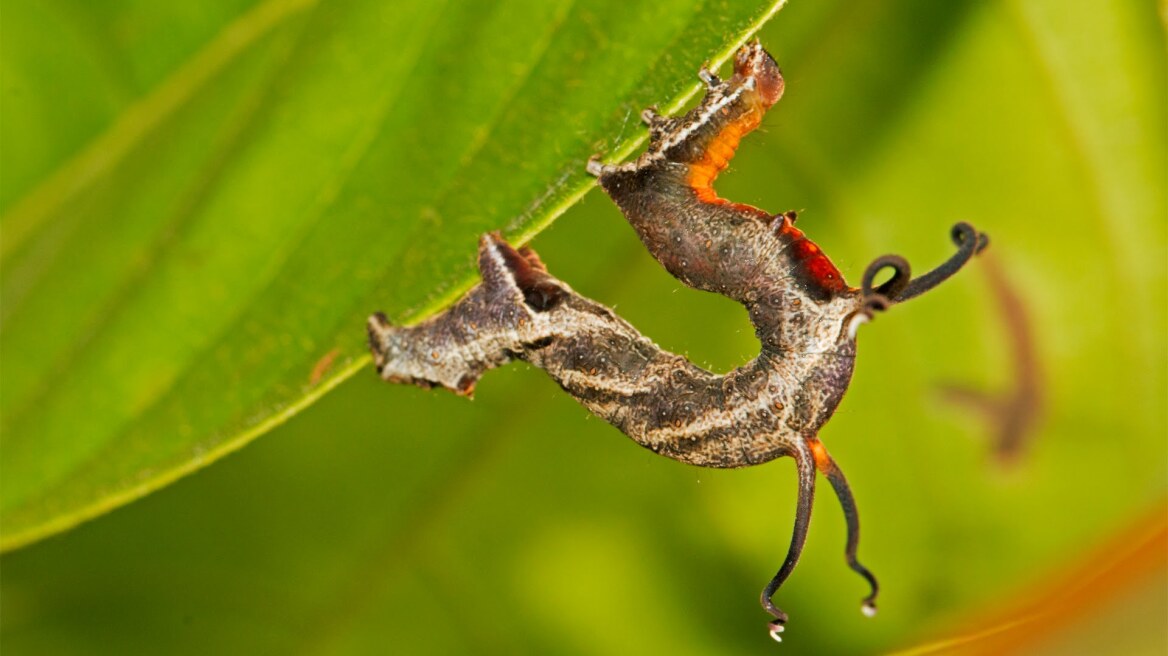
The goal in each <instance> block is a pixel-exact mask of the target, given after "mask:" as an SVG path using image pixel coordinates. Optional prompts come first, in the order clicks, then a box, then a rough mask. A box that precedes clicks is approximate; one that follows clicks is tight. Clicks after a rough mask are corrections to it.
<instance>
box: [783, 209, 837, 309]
mask: <svg viewBox="0 0 1168 656" xmlns="http://www.w3.org/2000/svg"><path fill="white" fill-rule="evenodd" d="M779 234H781V235H783V236H785V237H787V238H788V239H790V240H791V245H790V246H789V247H788V249H789V250H790V252H791V254H792V255H793V256H794V259H795V261H796V262H798V263H799V264H800V265H802V267H803V271H804V272H805V273H806V274H807V277H808V278H810V279H811V280H813V281H814V282H815V283H816V284H818V285H819V286H820V287H822V288H823V289H825V290H827V291H830V292H843V291H846V290H847V288H848V286H847V285H846V284H845V283H844V277H843V276H842V275H841V274H840V272H839V269H837V268H835V265H834V264H832V262H831V259H830V258H828V257H827V255H826V254H825V253H824V252H823V250H822V249H820V248H819V246H817V245H816V244H815V242H813V241H811V240H810V239H808V238H807V237H806V236H805V235H804V234H803V231H802V230H800V229H798V228H796V227H795V226H794V224H792V223H791V219H790V218H789V217H783V224H782V226H781V227H780V228H779Z"/></svg>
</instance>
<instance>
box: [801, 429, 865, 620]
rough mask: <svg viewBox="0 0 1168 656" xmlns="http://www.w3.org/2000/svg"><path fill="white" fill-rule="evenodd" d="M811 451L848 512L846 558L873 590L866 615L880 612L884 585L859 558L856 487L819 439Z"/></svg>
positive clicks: (816, 464) (846, 520) (817, 464)
mask: <svg viewBox="0 0 1168 656" xmlns="http://www.w3.org/2000/svg"><path fill="white" fill-rule="evenodd" d="M811 450H812V452H813V453H814V454H815V466H816V467H817V468H818V469H819V471H820V472H822V473H823V475H824V476H825V477H826V478H827V480H828V482H829V483H831V487H832V489H833V490H835V496H836V497H837V498H838V499H839V503H840V508H842V509H843V511H844V521H845V522H846V523H847V527H848V534H847V535H848V538H847V544H846V546H845V547H844V558H845V559H846V560H847V562H848V567H851V568H852V570H853V571H855V572H856V573H857V574H859V575H860V576H862V577H864V580H865V581H867V582H868V586H869V588H870V591H869V593H868V596H867V597H865V598H864V601H863V603H862V604H861V606H860V609H861V610H862V611H863V613H864V614H865V615H867V616H868V617H871V616H873V615H875V614H876V595H877V594H878V593H879V592H880V585H879V584H878V583H877V582H876V577H875V576H874V575H873V574H872V572H870V571H869V570H868V568H867V567H864V565H862V564H861V563H860V561H859V560H858V559H857V558H856V550H857V549H858V548H859V546H860V515H859V513H858V512H857V511H856V500H855V498H854V497H852V488H851V487H850V486H849V485H848V479H847V478H845V477H844V473H843V471H842V470H840V468H839V466H838V465H836V464H835V460H833V459H832V457H831V455H829V454H828V452H827V449H825V448H823V445H822V444H821V443H820V442H819V440H815V441H814V442H812V444H811Z"/></svg>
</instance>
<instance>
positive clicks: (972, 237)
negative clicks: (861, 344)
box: [860, 222, 989, 309]
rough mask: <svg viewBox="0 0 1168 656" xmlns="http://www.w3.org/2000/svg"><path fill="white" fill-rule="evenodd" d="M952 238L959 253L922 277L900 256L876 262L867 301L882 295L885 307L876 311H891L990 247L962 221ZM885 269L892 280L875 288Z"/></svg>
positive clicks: (867, 277)
mask: <svg viewBox="0 0 1168 656" xmlns="http://www.w3.org/2000/svg"><path fill="white" fill-rule="evenodd" d="M950 237H951V238H952V239H953V243H954V244H956V246H957V252H956V253H954V254H953V256H952V257H950V258H949V259H948V260H946V261H945V262H944V263H942V264H941V265H940V266H938V267H937V268H935V269H933V270H932V271H930V272H928V273H926V274H925V275H923V276H920V277H919V278H913V277H912V267H910V266H909V263H908V261H907V260H905V259H904V258H903V257H901V256H899V255H884V256H881V257H878V258H876V259H875V260H873V262H872V263H871V264H869V265H868V268H867V269H866V270H865V271H864V278H863V282H862V284H861V288H860V289H861V292H862V293H863V294H864V296H865V297H866V298H872V299H875V297H877V296H880V297H883V299H882V300H881V301H880V302H879V303H880V304H883V305H884V307H880V308H877V307H873V309H887V306H888V305H894V304H896V303H903V302H904V301H907V300H909V299H910V298H915V297H917V296H920V295H921V294H923V293H925V292H927V291H929V290H930V289H932V288H934V287H936V286H937V285H939V284H941V283H942V282H944V281H945V280H947V279H949V278H950V277H951V276H952V275H953V274H955V273H957V272H958V271H960V270H961V269H962V267H964V266H965V265H966V263H968V262H969V261H970V260H971V259H973V256H974V255H977V254H978V253H980V252H982V251H983V250H985V248H986V246H988V245H989V238H988V237H986V236H985V235H984V234H982V233H979V232H978V231H977V230H976V229H974V227H973V226H971V225H969V224H968V223H965V222H962V223H958V224H957V225H955V226H953V229H952V230H951V231H950ZM883 269H892V277H891V278H889V279H888V280H887V281H885V282H883V283H881V284H880V285H879V286H874V285H875V283H876V276H877V275H878V274H879V273H880V272H881V271H882V270H883Z"/></svg>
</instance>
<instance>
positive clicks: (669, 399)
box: [368, 43, 984, 638]
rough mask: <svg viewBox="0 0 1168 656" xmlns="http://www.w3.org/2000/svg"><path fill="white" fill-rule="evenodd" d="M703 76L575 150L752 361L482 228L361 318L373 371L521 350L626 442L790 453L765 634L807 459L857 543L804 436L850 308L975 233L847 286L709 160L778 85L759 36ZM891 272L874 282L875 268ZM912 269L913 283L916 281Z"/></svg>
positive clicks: (843, 355) (430, 372)
mask: <svg viewBox="0 0 1168 656" xmlns="http://www.w3.org/2000/svg"><path fill="white" fill-rule="evenodd" d="M701 77H702V79H703V80H704V81H705V82H706V84H707V87H708V88H707V92H706V95H705V97H704V99H703V100H702V102H701V103H700V105H699V106H698V107H696V108H694V109H693V110H691V111H690V112H688V113H687V114H685V115H684V116H681V117H674V118H670V117H663V116H659V115H657V114H656V113H655V112H654V111H652V110H646V111H645V112H644V114H643V118H644V120H645V122H646V123H647V124H648V125H649V128H650V136H651V141H650V145H649V148H648V150H647V151H646V152H645V153H643V154H642V155H641V156H640V157H639V158H638V159H637V160H636V161H634V162H630V163H627V164H621V165H603V164H600V163H599V162H598V161H595V160H594V161H592V162H589V164H588V170H589V171H590V172H591V173H592V174H593V175H596V176H597V177H598V179H599V182H600V185H601V187H603V188H604V190H605V191H606V192H607V193H608V195H609V196H611V197H612V199H613V200H614V201H615V202H616V203H617V204H618V205H619V206H620V208H621V210H622V211H623V212H624V214H625V216H626V217H627V218H628V221H629V223H630V224H631V225H632V226H633V228H634V229H635V230H636V231H637V234H638V235H639V236H640V238H641V241H642V242H643V243H644V244H645V246H646V247H647V248H648V249H649V251H650V252H651V253H652V254H653V256H654V257H655V258H656V259H657V260H658V261H659V262H660V263H661V264H662V265H663V266H664V267H665V268H666V269H667V270H668V271H669V272H670V273H671V274H673V275H674V276H675V277H677V278H678V279H679V280H681V281H682V282H684V283H685V284H687V285H689V286H691V287H694V288H696V289H701V290H705V291H711V292H715V293H718V294H722V295H724V296H727V297H730V298H733V299H735V300H737V301H739V302H741V303H742V304H743V305H745V306H746V308H747V309H748V311H749V313H750V320H751V322H752V324H753V325H754V327H755V331H756V333H757V335H758V338H759V340H760V342H761V352H760V353H759V355H758V357H757V358H755V359H754V360H752V361H751V362H749V363H747V364H745V365H743V366H741V367H739V368H737V369H735V370H734V371H731V372H730V373H728V374H725V375H716V374H713V373H710V372H708V371H705V370H703V369H701V368H699V367H697V366H695V365H694V364H692V363H690V362H689V361H688V360H686V359H685V358H684V357H682V356H680V355H675V354H673V353H669V352H667V351H663V350H661V349H660V348H658V347H657V346H656V345H655V344H654V343H653V342H651V341H650V340H648V339H647V338H645V337H644V336H642V335H641V334H640V333H638V332H637V331H636V329H634V328H633V327H632V326H630V325H629V324H628V323H627V322H625V321H624V320H623V319H621V318H620V317H618V316H617V315H616V314H614V313H613V312H612V311H611V310H609V309H608V308H606V307H604V306H603V305H601V304H599V303H597V302H595V301H592V300H589V299H587V298H584V297H582V296H580V295H579V294H577V293H575V292H574V291H572V289H571V288H570V287H569V286H568V285H567V284H565V283H564V282H562V281H560V280H557V279H556V278H554V277H553V276H551V275H550V274H549V273H548V272H547V270H546V268H545V267H544V265H543V264H542V262H540V260H539V258H538V257H537V256H536V255H535V253H534V252H532V251H531V250H529V249H526V248H525V249H519V250H516V249H514V248H512V247H511V246H510V245H509V244H507V243H506V242H505V241H503V239H502V238H501V237H500V236H498V235H497V234H491V235H485V236H484V237H483V238H482V239H481V240H480V242H479V269H480V271H481V273H482V282H481V283H480V284H479V285H478V286H476V287H474V288H473V289H472V290H471V291H469V292H468V293H467V294H466V296H465V297H463V298H462V299H461V300H460V301H459V302H458V303H456V304H455V305H454V306H452V307H451V308H450V309H448V310H447V311H446V312H444V313H442V314H439V315H437V316H435V317H433V318H431V319H429V320H427V321H425V322H423V323H420V324H418V325H415V326H409V327H401V326H394V325H391V324H390V322H389V321H388V320H387V319H386V318H385V316H384V315H381V314H376V315H374V316H373V317H371V318H370V320H369V326H368V328H369V343H370V347H371V349H372V351H373V355H374V358H375V361H376V364H377V370H378V373H380V375H381V376H382V377H383V378H385V379H386V380H389V381H393V382H403V383H413V384H416V385H421V386H423V387H433V386H442V387H445V388H448V389H451V390H454V391H455V392H457V393H459V394H463V395H469V394H470V393H471V392H472V390H473V388H474V385H475V383H476V381H477V380H478V378H479V376H480V375H481V374H482V373H483V372H484V371H486V370H487V369H490V368H493V367H497V366H500V365H502V364H505V363H507V362H509V361H511V360H513V359H520V360H526V361H528V362H530V363H532V364H534V365H536V366H538V367H540V368H542V369H544V370H545V371H547V373H548V374H549V375H550V376H551V377H552V378H553V379H555V380H556V382H558V383H559V384H560V385H561V386H562V387H563V388H564V389H565V390H566V391H567V392H568V393H569V394H571V395H572V396H573V397H575V398H576V399H577V400H578V401H579V402H580V403H582V404H583V405H584V406H585V407H587V408H588V409H589V410H590V411H592V412H593V413H595V414H596V415H597V416H599V417H602V418H603V419H605V420H606V421H608V422H610V423H611V424H613V425H614V426H616V427H617V428H619V429H620V430H621V431H622V432H624V433H625V434H626V435H628V436H629V437H631V438H632V439H633V440H635V441H636V442H637V443H638V444H641V445H642V446H644V447H647V448H649V449H651V450H653V451H654V452H655V453H659V454H661V455H664V456H668V457H670V458H673V459H676V460H680V461H682V462H686V463H689V464H693V465H699V466H703V467H721V468H728V467H745V466H749V465H755V464H759V463H763V462H767V461H770V460H773V459H775V458H778V457H781V456H792V457H793V458H794V460H795V462H796V465H797V468H798V474H799V476H798V478H799V491H800V494H799V504H798V507H799V509H798V513H797V516H796V522H795V531H794V536H793V538H792V542H791V546H790V548H789V550H788V554H787V559H786V561H785V562H784V563H783V566H782V567H781V568H780V570H779V572H778V574H776V575H775V577H774V579H773V580H772V581H771V583H770V585H768V586H767V588H766V590H764V592H763V599H762V603H763V606H764V607H765V608H766V609H767V610H768V611H770V612H771V614H772V615H774V617H775V618H776V620H775V622H772V624H771V629H772V635H774V636H775V637H776V638H777V637H778V635H777V632H778V631H781V630H782V624H783V622H785V621H786V615H785V614H784V613H783V612H782V611H781V610H779V609H778V608H776V607H775V606H774V604H773V603H772V602H771V596H772V595H773V594H774V592H775V591H776V590H777V589H778V587H779V585H781V584H782V582H783V580H785V579H786V577H787V575H789V574H790V572H791V570H792V569H793V568H794V566H795V563H796V561H797V560H798V557H799V554H800V551H801V549H802V545H803V541H804V538H805V536H806V531H807V525H808V522H809V520H810V512H811V502H812V498H813V494H814V485H815V473H816V471H817V470H818V471H819V472H821V473H823V474H824V475H825V476H826V477H827V478H828V480H829V482H830V483H831V485H832V487H833V489H834V490H835V492H836V494H837V496H838V497H839V499H840V502H841V504H842V505H843V508H844V513H845V517H846V519H847V522H848V529H849V530H848V545H847V550H846V557H847V560H848V563H849V565H850V566H851V567H852V568H853V569H855V570H856V571H857V572H859V573H860V574H861V575H863V576H864V577H865V578H866V579H867V580H868V582H869V583H870V585H871V587H872V591H871V594H870V595H869V597H868V598H867V599H866V600H865V610H866V611H871V610H874V608H875V607H874V605H873V603H872V602H873V600H874V599H875V595H876V581H875V579H874V578H873V577H872V575H871V574H870V573H869V572H868V571H867V569H865V568H864V567H863V566H862V565H860V564H859V563H858V562H857V561H856V558H855V552H856V546H857V542H858V536H859V533H858V531H859V524H858V519H857V517H856V512H855V504H854V502H853V500H852V497H851V493H850V491H849V490H848V486H847V482H846V481H845V480H844V477H843V474H842V473H841V472H840V471H839V468H838V467H836V465H835V463H834V462H833V461H832V460H831V457H830V456H829V455H828V454H827V451H826V450H825V449H824V447H823V445H822V443H820V442H819V440H818V439H817V438H816V435H817V433H818V432H819V429H820V427H822V426H823V424H824V423H825V422H826V421H827V420H828V419H829V418H830V417H831V415H832V413H833V412H834V411H835V409H836V406H837V405H838V404H839V402H840V400H841V398H842V397H843V394H844V392H845V390H846V389H847V387H848V383H849V381H850V380H851V377H852V370H853V366H854V363H855V354H856V347H855V336H856V328H857V327H858V325H859V324H861V323H863V322H865V321H868V320H870V319H871V318H872V314H873V312H874V311H876V310H883V309H887V307H888V306H890V305H892V304H893V303H895V302H897V301H899V300H903V299H904V298H908V297H910V296H915V295H916V294H919V293H921V292H923V291H925V290H926V289H928V288H930V287H932V286H933V285H935V284H936V283H937V282H940V280H943V279H944V278H945V277H947V276H948V275H951V274H952V272H953V271H955V270H956V269H957V268H960V266H961V265H962V264H964V262H965V261H966V260H968V259H969V257H970V256H972V255H973V253H974V252H976V250H977V249H979V248H981V247H983V246H984V238H981V237H980V236H978V235H976V233H974V232H973V231H972V228H969V227H968V226H965V225H964V224H961V225H960V226H958V228H955V231H954V239H955V240H957V241H958V245H959V246H962V251H961V253H960V254H959V257H955V258H954V260H952V261H951V262H950V263H949V264H947V265H946V266H947V267H949V268H948V269H947V270H941V269H939V270H938V271H935V272H933V273H932V274H929V275H927V276H925V277H923V278H922V279H919V280H917V281H913V282H911V283H910V282H908V278H909V271H908V265H907V263H905V262H904V261H903V260H902V259H900V258H897V257H895V256H885V257H884V258H882V259H880V260H877V262H875V263H874V264H873V267H870V269H869V272H868V273H866V274H865V281H864V285H863V287H862V288H861V289H856V288H852V287H849V286H847V285H846V284H845V283H844V281H843V279H842V277H841V276H840V273H839V271H838V270H837V269H836V268H835V266H834V265H833V264H832V263H831V261H830V260H829V259H828V258H827V257H826V256H825V255H824V254H823V253H822V252H821V251H820V249H819V248H818V247H817V246H816V245H815V244H814V243H812V242H811V241H810V240H808V239H807V238H806V237H805V236H804V235H803V233H802V232H801V231H799V230H798V229H796V228H795V226H794V222H795V214H794V213H793V212H788V213H786V214H778V215H772V214H768V213H767V212H764V211H762V210H759V209H756V208H754V207H750V206H747V205H741V204H737V203H732V202H729V201H726V200H723V199H721V198H719V197H718V196H717V194H716V193H715V192H714V190H713V187H712V186H711V185H712V184H713V181H714V179H715V178H716V177H717V175H718V174H719V173H720V172H721V171H722V170H724V169H725V168H726V166H727V164H728V162H729V160H730V159H731V157H733V155H734V151H735V149H736V148H737V146H738V142H739V139H740V138H741V137H742V136H743V135H745V134H746V133H748V132H750V131H751V130H753V129H754V128H755V127H757V126H758V125H759V123H760V122H761V121H762V117H763V114H764V113H765V112H766V110H767V109H768V108H769V107H770V106H771V105H773V104H774V103H775V102H777V101H778V99H779V98H780V97H781V96H782V93H783V78H782V76H781V74H780V72H779V69H778V66H777V65H776V64H775V62H774V60H773V59H772V58H771V57H770V55H769V54H767V53H766V51H764V50H763V49H762V47H761V46H759V45H758V44H757V43H753V44H750V45H747V46H745V47H744V48H743V49H742V50H740V51H739V53H738V55H737V58H736V60H735V66H734V75H733V77H732V78H731V79H729V80H727V81H725V82H722V81H720V80H718V79H717V78H716V77H715V76H714V75H713V74H712V73H710V72H708V71H706V70H704V69H703V70H702V71H701ZM885 267H891V268H893V269H894V270H895V275H894V277H893V278H892V279H891V280H889V281H888V282H886V283H884V284H883V285H881V286H880V287H878V288H875V289H873V288H872V281H873V278H874V277H875V273H876V271H877V270H879V269H881V268H885ZM914 285H915V287H914Z"/></svg>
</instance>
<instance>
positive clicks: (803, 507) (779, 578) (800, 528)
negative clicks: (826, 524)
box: [759, 442, 815, 642]
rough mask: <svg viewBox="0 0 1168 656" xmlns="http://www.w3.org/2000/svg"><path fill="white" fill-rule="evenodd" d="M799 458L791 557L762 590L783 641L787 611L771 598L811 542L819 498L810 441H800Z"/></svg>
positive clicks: (796, 452)
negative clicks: (810, 531)
mask: <svg viewBox="0 0 1168 656" xmlns="http://www.w3.org/2000/svg"><path fill="white" fill-rule="evenodd" d="M791 455H792V456H793V457H794V458H795V466H796V467H797V468H798V472H799V501H798V503H797V507H796V509H795V527H794V529H793V530H792V533H791V546H790V547H789V548H788V549H787V557H786V559H785V560H783V564H782V566H780V567H779V571H778V572H777V573H775V576H774V578H772V579H771V582H770V583H768V584H767V586H766V588H764V589H763V591H762V597H761V599H760V600H759V601H760V603H761V604H762V607H763V608H764V609H765V610H766V611H767V612H768V613H770V614H771V615H773V616H774V618H775V619H774V620H773V621H772V622H771V623H770V624H769V625H768V627H769V628H770V632H771V637H772V638H774V639H775V640H777V641H779V642H782V638H781V637H780V636H779V634H780V633H782V632H783V625H784V624H786V623H787V614H786V613H784V612H783V611H782V609H780V608H779V607H778V606H776V605H775V602H774V601H773V600H772V599H771V597H773V596H774V594H775V592H777V591H778V589H779V586H781V585H783V582H784V581H786V580H787V577H788V576H790V575H791V572H792V571H793V570H794V569H795V564H796V563H798V562H799V555H800V554H802V553H803V544H804V543H805V542H806V541H807V529H808V527H809V526H810V525H811V506H812V502H813V501H814V500H815V457H814V456H813V455H812V453H811V450H810V449H809V448H808V446H807V444H804V443H802V442H800V443H799V444H797V445H796V446H795V450H794V451H793V452H792V454H791Z"/></svg>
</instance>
